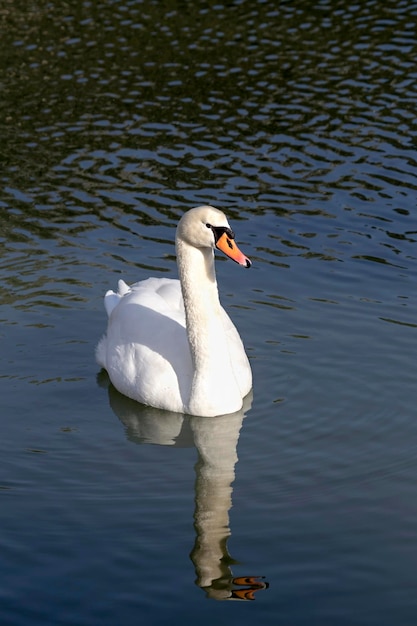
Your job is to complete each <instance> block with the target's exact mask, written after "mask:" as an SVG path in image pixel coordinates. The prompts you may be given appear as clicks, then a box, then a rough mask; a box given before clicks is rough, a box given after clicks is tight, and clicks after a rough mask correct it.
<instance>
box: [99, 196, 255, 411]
mask: <svg viewBox="0 0 417 626" xmlns="http://www.w3.org/2000/svg"><path fill="white" fill-rule="evenodd" d="M175 243H176V251H177V264H178V272H179V277H180V280H179V281H178V280H173V279H168V278H148V279H147V280H143V281H140V282H138V283H135V284H134V285H132V286H131V287H128V285H126V283H125V282H124V281H123V280H120V281H119V284H118V292H117V293H114V292H113V291H108V292H107V293H106V295H105V298H104V304H105V308H106V311H107V314H108V316H109V320H108V326H107V333H106V334H105V335H104V336H103V337H102V339H101V340H100V342H99V344H98V346H97V349H96V359H97V362H98V364H99V365H101V366H102V367H104V368H105V369H106V370H107V372H108V375H109V377H110V380H111V381H112V383H113V385H114V386H115V387H116V389H118V390H119V391H120V392H121V393H123V394H124V395H126V396H128V397H129V398H132V399H133V400H137V401H138V402H141V403H143V404H147V405H149V406H153V407H156V408H159V409H165V410H168V411H175V412H178V413H188V414H190V415H200V416H207V417H212V416H216V415H225V414H228V413H234V412H235V411H239V410H240V408H241V407H242V401H243V398H244V397H245V396H246V395H247V394H248V393H249V391H250V390H251V388H252V372H251V368H250V365H249V361H248V358H247V356H246V353H245V349H244V347H243V344H242V340H241V338H240V336H239V333H238V331H237V330H236V327H235V326H234V325H233V323H232V321H231V319H230V318H229V316H228V315H227V313H226V311H225V310H224V309H223V307H222V306H221V304H220V301H219V294H218V290H217V282H216V274H215V269H214V248H215V247H216V248H218V249H219V250H222V251H223V252H224V253H225V254H226V255H227V256H229V257H230V258H232V259H233V260H234V261H236V262H237V263H239V264H240V265H243V266H244V267H250V265H251V262H250V260H249V259H248V258H247V257H246V256H244V254H242V252H241V251H240V250H239V248H238V247H237V246H236V243H235V241H234V233H233V232H232V230H231V229H230V226H229V223H228V221H227V219H226V216H225V215H224V214H223V213H222V212H221V211H219V210H218V209H215V208H214V207H211V206H201V207H197V208H195V209H191V210H190V211H187V213H185V214H184V215H183V217H182V218H181V220H180V221H179V223H178V226H177V231H176V237H175Z"/></svg>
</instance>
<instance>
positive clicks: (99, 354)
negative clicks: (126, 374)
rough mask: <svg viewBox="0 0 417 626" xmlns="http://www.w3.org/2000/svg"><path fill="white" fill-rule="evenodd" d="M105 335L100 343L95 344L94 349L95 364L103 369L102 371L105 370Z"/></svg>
mask: <svg viewBox="0 0 417 626" xmlns="http://www.w3.org/2000/svg"><path fill="white" fill-rule="evenodd" d="M106 340H107V338H106V335H104V336H103V337H102V338H101V339H100V341H99V342H98V344H97V348H96V361H97V363H98V364H99V365H100V367H104V369H107V366H106V351H107V350H106Z"/></svg>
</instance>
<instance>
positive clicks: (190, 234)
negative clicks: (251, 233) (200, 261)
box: [176, 205, 252, 267]
mask: <svg viewBox="0 0 417 626" xmlns="http://www.w3.org/2000/svg"><path fill="white" fill-rule="evenodd" d="M176 237H177V239H178V240H180V241H184V242H185V243H187V244H188V245H190V246H194V247H195V248H211V249H214V248H217V249H218V250H221V251H222V252H223V253H224V254H225V255H226V256H228V257H229V258H231V259H233V261H235V262H236V263H239V265H243V267H250V266H251V265H252V262H251V261H250V260H249V259H248V257H247V256H245V255H244V254H243V252H241V251H240V250H239V248H238V247H237V245H236V242H235V234H234V232H233V231H232V229H231V228H230V225H229V222H228V221H227V218H226V216H225V214H224V213H223V212H222V211H220V210H219V209H216V208H214V207H212V206H208V205H207V206H199V207H196V208H195V209H190V210H189V211H187V212H186V213H184V215H183V216H182V218H181V219H180V221H179V222H178V226H177V235H176Z"/></svg>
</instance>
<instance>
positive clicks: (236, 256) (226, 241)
mask: <svg viewBox="0 0 417 626" xmlns="http://www.w3.org/2000/svg"><path fill="white" fill-rule="evenodd" d="M216 248H218V249H219V250H221V251H222V252H224V254H225V255H226V256H228V257H229V258H231V259H233V261H236V263H239V265H243V267H250V266H251V265H252V262H251V261H250V260H249V259H248V257H247V256H245V255H244V254H243V252H241V251H240V250H239V248H238V247H237V245H236V243H235V241H234V239H231V238H230V237H228V235H227V232H224V233H223V234H222V235H221V236H220V237H219V238H218V239H217V241H216Z"/></svg>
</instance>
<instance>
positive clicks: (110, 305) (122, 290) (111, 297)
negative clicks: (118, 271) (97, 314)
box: [104, 280, 130, 317]
mask: <svg viewBox="0 0 417 626" xmlns="http://www.w3.org/2000/svg"><path fill="white" fill-rule="evenodd" d="M129 291H130V287H129V285H127V284H126V283H125V281H124V280H119V282H118V283H117V292H114V291H112V290H111V289H110V290H109V291H107V292H106V295H105V296H104V308H105V309H106V313H107V315H108V317H110V315H111V312H112V311H113V309H114V308H115V307H116V306H117V305H118V304H119V302H120V300H121V299H122V298H123V296H124V295H125V294H127V293H128V292H129Z"/></svg>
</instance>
